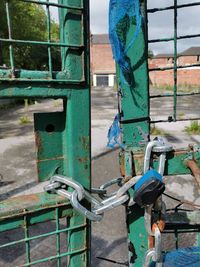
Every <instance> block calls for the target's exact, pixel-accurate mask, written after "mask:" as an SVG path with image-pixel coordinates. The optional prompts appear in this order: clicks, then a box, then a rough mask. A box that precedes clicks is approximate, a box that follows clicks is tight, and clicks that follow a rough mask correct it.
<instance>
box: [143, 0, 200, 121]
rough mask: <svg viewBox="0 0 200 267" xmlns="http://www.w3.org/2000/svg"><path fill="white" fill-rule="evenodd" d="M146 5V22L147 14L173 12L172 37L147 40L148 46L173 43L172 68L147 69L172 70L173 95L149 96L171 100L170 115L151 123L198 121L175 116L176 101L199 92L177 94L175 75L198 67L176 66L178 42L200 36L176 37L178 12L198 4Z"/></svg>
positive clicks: (157, 69) (192, 65) (193, 117)
mask: <svg viewBox="0 0 200 267" xmlns="http://www.w3.org/2000/svg"><path fill="white" fill-rule="evenodd" d="M145 2H146V3H145V5H146V15H147V20H146V21H148V14H156V13H163V12H167V11H171V12H173V29H172V30H173V36H171V37H163V38H159V39H157V38H156V39H149V40H148V43H149V44H155V43H160V44H164V45H165V46H167V45H168V44H169V43H170V42H173V50H174V52H173V59H174V60H173V66H162V67H156V68H149V72H157V71H163V72H164V71H169V70H172V75H173V93H163V94H157V95H152V96H150V98H151V99H160V98H162V99H163V98H164V99H166V98H173V107H172V109H173V110H172V114H169V116H168V117H167V118H166V119H158V120H157V119H156V120H152V121H151V123H160V122H176V121H188V120H199V119H200V118H199V117H195V116H192V117H189V116H184V118H179V116H177V105H178V100H179V99H180V101H182V102H183V99H184V97H191V96H199V95H200V92H196V91H192V92H186V93H184V92H183V93H182V92H179V86H178V83H177V76H178V75H177V74H178V70H180V69H188V68H191V67H200V64H199V63H197V64H187V65H180V64H178V52H177V51H178V49H177V47H178V41H180V40H186V39H191V38H192V39H194V38H199V37H200V34H190V35H178V30H177V29H178V19H177V18H178V11H179V10H180V9H181V10H182V9H185V11H186V9H187V8H189V7H193V8H195V7H197V6H200V2H193V3H187V4H178V1H177V0H173V3H174V4H173V5H170V6H167V7H160V8H157V7H155V8H151V9H148V8H147V1H145ZM149 31H151V28H149Z"/></svg>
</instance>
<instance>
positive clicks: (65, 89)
mask: <svg viewBox="0 0 200 267" xmlns="http://www.w3.org/2000/svg"><path fill="white" fill-rule="evenodd" d="M16 2H17V3H23V5H33V6H35V7H36V6H37V7H39V6H40V7H41V6H42V10H43V12H45V19H46V35H45V36H46V40H39V41H38V40H37V41H36V40H30V39H31V38H29V39H28V38H27V40H26V39H25V40H24V39H23V38H21V39H20V38H17V36H13V32H12V29H13V28H12V27H13V21H12V20H13V17H12V5H13V3H14V0H13V1H10V0H3V7H4V11H3V12H4V14H5V20H6V21H7V26H6V27H7V36H6V35H5V36H6V38H3V37H2V36H0V45H3V46H4V47H6V48H8V51H9V60H8V61H9V63H8V66H6V67H3V66H2V67H0V98H10V99H12V98H22V99H23V98H25V99H28V98H35V97H37V98H42V99H44V98H61V99H63V112H55V113H54V112H50V113H38V114H36V115H37V116H35V117H37V118H35V132H36V145H37V147H38V150H37V152H38V177H39V181H45V180H48V179H50V178H51V177H52V175H54V174H55V173H56V174H57V173H59V174H63V175H65V176H68V177H72V178H73V179H74V180H76V181H78V182H79V183H81V184H82V185H83V186H84V187H85V188H87V189H89V188H90V105H89V103H90V97H89V94H90V93H89V91H90V79H89V26H88V24H89V21H88V17H89V1H88V0H86V1H82V0H58V1H53V0H52V1H50V0H44V1H37V0H17V1H16ZM16 2H15V3H16ZM1 3H2V2H1ZM52 8H54V10H56V12H57V14H58V17H59V20H58V26H59V36H60V37H58V39H59V41H53V40H52V36H51V35H52V31H51V25H52V18H51V16H52V13H51V9H52ZM15 11H16V13H17V12H19V11H20V10H15ZM28 30H29V29H28ZM25 46H30V47H38V49H39V48H40V47H43V48H45V51H46V52H47V65H46V66H45V69H43V68H40V66H39V67H38V68H37V67H35V68H34V69H30V68H29V67H27V68H25V69H22V68H20V67H19V66H17V65H16V62H15V56H16V55H15V53H16V50H15V48H16V47H17V48H19V50H20V51H22V52H23V47H25ZM55 48H56V49H58V50H59V57H60V59H61V60H60V61H61V63H60V65H61V66H60V69H59V68H58V69H55V66H54V62H53V53H54V50H55ZM27 64H29V62H28V63H27ZM77 89H78V90H77ZM49 126H50V128H51V129H50V131H48V129H47V128H48V127H49ZM43 134H46V137H44V138H43ZM47 138H50V139H47ZM8 164H9V163H8ZM41 223H42V224H43V225H44V226H43V228H44V229H45V231H44V232H41V226H40V225H41ZM49 225H50V226H52V225H54V227H50V226H49ZM89 228H90V224H89V222H87V221H86V218H85V216H82V215H80V214H79V213H77V212H76V211H75V210H73V209H72V207H71V205H70V204H69V202H68V201H67V200H66V199H65V198H60V197H57V196H56V194H55V195H54V194H52V195H50V194H47V193H40V194H33V195H28V196H21V197H16V198H10V199H7V200H5V201H3V202H1V205H0V232H1V236H0V260H2V261H1V262H0V265H1V266H2V265H3V264H5V265H6V266H9V264H10V266H12V267H13V266H33V265H35V266H42V267H45V266H48V267H50V266H70V267H73V266H80V267H84V266H88V265H89V253H90V252H89V245H90V244H89V243H90V240H89V238H90V237H89V235H90V230H89ZM16 232H17V234H16ZM63 234H65V236H64V238H63ZM43 239H44V240H45V239H46V241H45V242H42V241H41V240H43ZM33 244H35V245H34V247H35V248H33ZM36 244H37V246H36ZM63 245H64V248H63ZM16 251H17V252H16ZM19 254H20V257H19V261H18V255H19ZM4 259H5V260H4ZM3 261H4V262H3Z"/></svg>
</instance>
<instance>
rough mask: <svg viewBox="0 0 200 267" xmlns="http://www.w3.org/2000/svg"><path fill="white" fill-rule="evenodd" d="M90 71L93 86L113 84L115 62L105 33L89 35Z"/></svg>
mask: <svg viewBox="0 0 200 267" xmlns="http://www.w3.org/2000/svg"><path fill="white" fill-rule="evenodd" d="M91 71H92V73H91V75H92V81H93V86H114V83H115V72H116V71H115V62H114V60H113V56H112V50H111V46H110V42H109V38H108V35H107V34H95V35H91Z"/></svg>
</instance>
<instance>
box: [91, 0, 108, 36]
mask: <svg viewBox="0 0 200 267" xmlns="http://www.w3.org/2000/svg"><path fill="white" fill-rule="evenodd" d="M108 8H109V0H90V25H91V32H92V33H93V34H94V33H108Z"/></svg>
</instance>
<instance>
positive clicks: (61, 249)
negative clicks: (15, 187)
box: [0, 194, 87, 266]
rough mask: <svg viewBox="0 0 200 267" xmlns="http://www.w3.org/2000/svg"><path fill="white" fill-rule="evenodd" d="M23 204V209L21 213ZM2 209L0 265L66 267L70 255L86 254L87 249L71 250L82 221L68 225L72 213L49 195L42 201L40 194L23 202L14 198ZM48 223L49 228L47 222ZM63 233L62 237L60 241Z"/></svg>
mask: <svg viewBox="0 0 200 267" xmlns="http://www.w3.org/2000/svg"><path fill="white" fill-rule="evenodd" d="M36 200H37V201H36ZM38 200H39V201H38ZM22 201H23V202H22ZM56 201H57V203H56ZM13 202H15V205H14V206H15V207H14V208H13ZM50 202H51V204H50ZM24 203H26V210H24V211H22V207H25V206H24ZM58 203H59V205H58ZM29 205H31V206H32V207H31V206H29ZM48 206H49V207H48ZM1 207H2V208H1V219H0V225H1V230H0V231H1V232H3V233H4V234H3V235H2V236H1V238H0V242H1V244H0V257H1V263H0V264H1V265H3V264H6V266H33V265H36V266H63V265H62V263H63V264H64V263H65V266H71V265H70V260H71V259H72V258H73V256H77V255H82V257H83V255H84V254H85V253H86V250H87V247H86V246H81V245H79V246H78V245H77V248H76V249H74V250H71V249H70V241H71V239H72V238H73V235H74V233H77V232H78V231H84V230H85V229H86V226H87V224H86V222H85V221H83V222H81V220H80V222H79V223H76V224H74V225H73V226H72V225H71V224H70V220H69V218H70V217H71V216H73V215H75V214H73V210H72V209H71V207H70V205H69V204H67V203H65V201H64V200H63V199H60V198H55V197H52V196H50V197H49V198H48V197H47V198H46V199H45V197H44V196H42V194H38V195H34V196H27V197H26V200H25V198H21V199H20V198H18V199H17V198H16V199H14V200H9V201H7V202H3V203H1ZM11 213H12V215H11ZM63 217H65V219H62V218H63ZM61 219H62V220H61ZM50 220H51V227H50V225H49V223H48V221H50ZM41 223H43V224H44V227H43V228H44V229H41V226H40V224H41ZM62 234H65V235H64V238H63V237H62V240H61V235H62ZM8 240H9V241H8ZM61 241H62V242H61ZM40 243H41V244H40ZM36 244H37V245H36ZM63 244H64V245H65V246H63ZM35 246H37V248H36V249H34V247H35ZM19 255H20V256H19ZM3 259H5V260H4V262H2V261H3ZM63 260H64V262H63ZM9 262H10V264H9ZM66 263H67V265H66ZM45 264H47V265H45Z"/></svg>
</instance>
